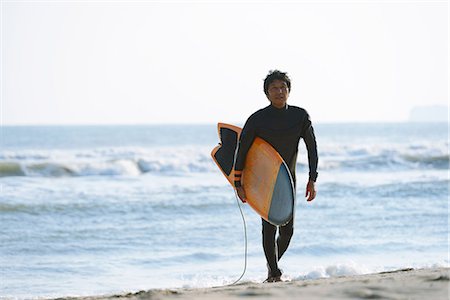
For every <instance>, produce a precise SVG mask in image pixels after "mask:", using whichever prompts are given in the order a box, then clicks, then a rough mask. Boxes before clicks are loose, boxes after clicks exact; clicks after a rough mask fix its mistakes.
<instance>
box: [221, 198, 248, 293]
mask: <svg viewBox="0 0 450 300" xmlns="http://www.w3.org/2000/svg"><path fill="white" fill-rule="evenodd" d="M234 196H235V198H236V202H237V206H238V208H239V211H240V212H241V217H242V224H243V226H244V240H245V250H244V270H243V271H242V274H241V276H239V278H238V279H237V280H235V281H234V282H233V283H230V284H227V285H226V286H230V285H235V284H237V283H238V282H239V281H240V280H241V279H242V277H244V274H245V272H246V271H247V223H246V222H245V217H244V212H243V211H242V207H241V203H240V199H239V196H238V194H237V191H236V190H234Z"/></svg>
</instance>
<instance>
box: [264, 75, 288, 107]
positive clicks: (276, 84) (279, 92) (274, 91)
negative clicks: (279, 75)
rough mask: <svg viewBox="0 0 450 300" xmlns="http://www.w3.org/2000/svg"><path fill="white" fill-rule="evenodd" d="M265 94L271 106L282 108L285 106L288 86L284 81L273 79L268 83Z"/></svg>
mask: <svg viewBox="0 0 450 300" xmlns="http://www.w3.org/2000/svg"><path fill="white" fill-rule="evenodd" d="M267 94H268V95H267V98H269V100H270V102H271V103H272V105H273V106H275V107H276V108H283V107H285V106H286V101H287V99H288V97H289V88H288V86H287V84H286V82H284V81H282V80H274V81H272V83H270V84H269V87H268V90H267Z"/></svg>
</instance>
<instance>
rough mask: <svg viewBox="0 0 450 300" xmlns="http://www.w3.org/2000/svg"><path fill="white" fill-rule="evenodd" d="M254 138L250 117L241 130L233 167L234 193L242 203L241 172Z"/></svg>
mask: <svg viewBox="0 0 450 300" xmlns="http://www.w3.org/2000/svg"><path fill="white" fill-rule="evenodd" d="M255 136H256V129H255V126H254V122H253V121H252V119H251V117H250V118H249V119H248V120H247V122H245V125H244V128H243V129H242V132H241V137H240V139H239V144H238V151H237V154H236V162H235V165H234V174H235V175H234V186H235V187H236V191H237V193H238V196H239V198H240V199H241V201H242V202H246V201H245V198H246V196H245V191H244V188H243V187H242V185H241V175H242V170H243V169H244V164H245V158H246V157H247V153H248V150H249V149H250V146H251V145H252V143H253V140H254V139H255Z"/></svg>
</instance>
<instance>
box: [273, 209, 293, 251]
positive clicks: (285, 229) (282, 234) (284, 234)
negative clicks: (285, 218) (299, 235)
mask: <svg viewBox="0 0 450 300" xmlns="http://www.w3.org/2000/svg"><path fill="white" fill-rule="evenodd" d="M293 234H294V218H292V219H291V220H290V221H289V223H287V224H286V225H284V226H280V227H279V235H278V239H277V248H278V260H280V259H281V256H283V254H284V252H286V250H287V248H288V246H289V242H290V241H291V238H292V235H293Z"/></svg>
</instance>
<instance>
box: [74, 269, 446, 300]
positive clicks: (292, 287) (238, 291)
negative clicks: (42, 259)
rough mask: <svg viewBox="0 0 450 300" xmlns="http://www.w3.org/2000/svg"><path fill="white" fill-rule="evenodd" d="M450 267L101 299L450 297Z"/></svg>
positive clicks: (93, 299)
mask: <svg viewBox="0 0 450 300" xmlns="http://www.w3.org/2000/svg"><path fill="white" fill-rule="evenodd" d="M449 277H450V269H449V268H438V269H417V270H413V269H405V270H397V271H393V272H383V273H377V274H367V275H357V276H343V277H334V278H323V279H305V280H294V281H289V282H278V283H253V282H252V283H250V282H243V283H240V284H237V285H233V286H224V287H215V288H201V289H164V290H162V289H161V290H148V291H140V292H137V293H129V294H123V295H105V296H93V297H80V298H65V299H80V300H98V299H152V300H153V299H178V300H184V299H192V300H194V299H204V300H206V299H216V300H222V299H224V300H225V299H277V300H281V299H283V300H284V299H430V300H436V299H445V300H447V299H449V286H450V281H449Z"/></svg>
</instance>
